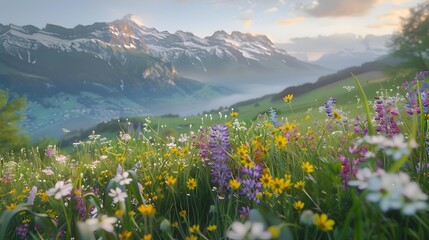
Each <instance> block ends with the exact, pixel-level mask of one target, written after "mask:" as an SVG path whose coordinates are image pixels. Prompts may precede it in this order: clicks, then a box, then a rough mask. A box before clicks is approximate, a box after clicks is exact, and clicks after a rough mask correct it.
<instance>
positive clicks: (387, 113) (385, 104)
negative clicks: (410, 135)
mask: <svg viewBox="0 0 429 240" xmlns="http://www.w3.org/2000/svg"><path fill="white" fill-rule="evenodd" d="M375 100H376V104H375V112H376V113H377V116H376V117H375V118H374V120H375V121H377V122H378V126H376V128H375V130H376V131H377V132H379V133H381V134H382V135H384V136H388V137H393V136H394V135H397V134H399V133H400V132H401V130H400V129H399V127H398V124H397V123H396V121H395V116H397V115H398V114H399V112H398V109H397V108H396V107H395V106H394V99H393V98H389V99H387V98H382V97H378V96H376V97H375Z"/></svg>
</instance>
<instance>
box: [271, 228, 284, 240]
mask: <svg viewBox="0 0 429 240" xmlns="http://www.w3.org/2000/svg"><path fill="white" fill-rule="evenodd" d="M280 230H281V229H280V227H279V226H270V227H268V232H270V233H271V237H272V238H273V239H276V238H278V237H279V236H280Z"/></svg>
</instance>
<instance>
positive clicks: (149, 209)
mask: <svg viewBox="0 0 429 240" xmlns="http://www.w3.org/2000/svg"><path fill="white" fill-rule="evenodd" d="M137 210H139V212H140V213H141V214H143V215H154V214H155V213H156V208H155V207H154V206H153V205H152V204H142V205H140V207H138V208H137Z"/></svg>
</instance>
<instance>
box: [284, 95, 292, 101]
mask: <svg viewBox="0 0 429 240" xmlns="http://www.w3.org/2000/svg"><path fill="white" fill-rule="evenodd" d="M292 99H293V94H288V95H286V96H284V97H283V101H285V102H287V103H290V102H292Z"/></svg>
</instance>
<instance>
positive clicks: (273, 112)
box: [268, 108, 283, 127]
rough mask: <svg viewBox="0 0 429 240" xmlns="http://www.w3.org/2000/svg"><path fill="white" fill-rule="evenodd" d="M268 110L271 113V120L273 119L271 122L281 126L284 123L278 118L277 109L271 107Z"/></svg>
mask: <svg viewBox="0 0 429 240" xmlns="http://www.w3.org/2000/svg"><path fill="white" fill-rule="evenodd" d="M268 112H269V113H270V120H271V122H272V123H273V125H274V126H275V127H279V126H281V125H283V124H282V123H281V122H279V121H278V120H277V112H276V110H274V109H273V108H270V110H269V111H268Z"/></svg>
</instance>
